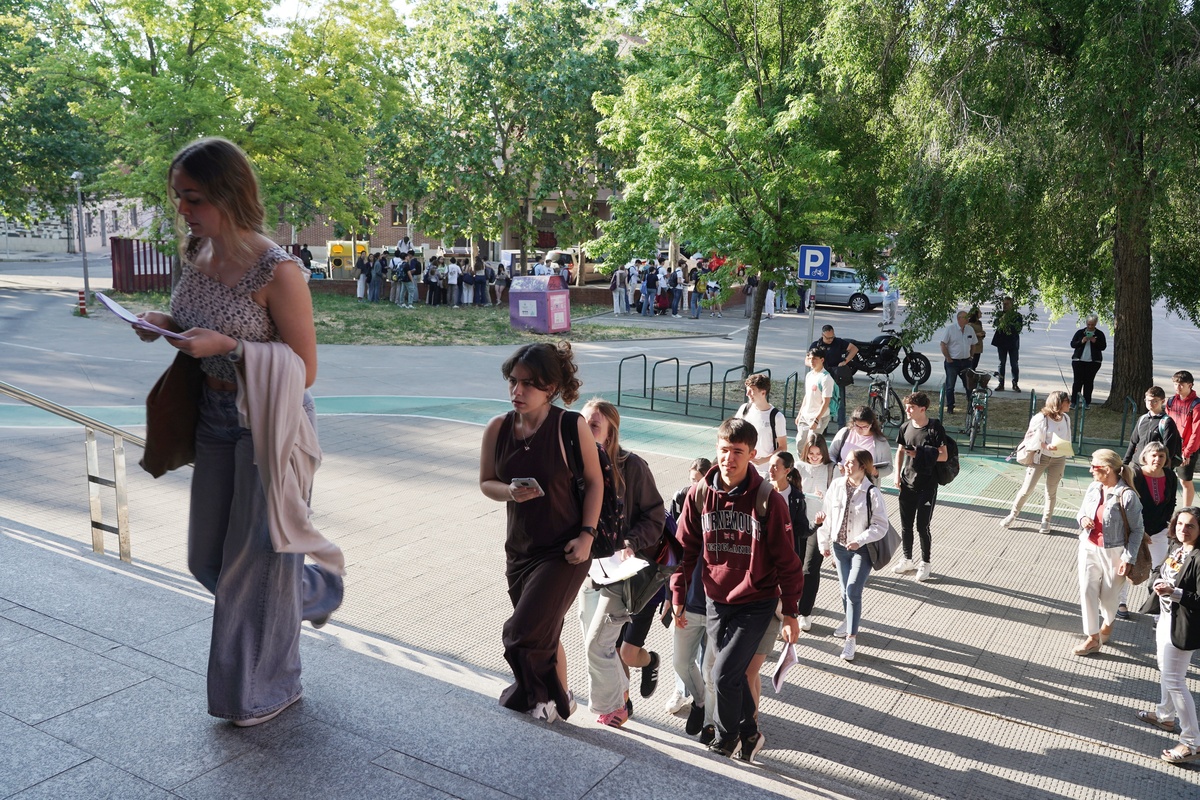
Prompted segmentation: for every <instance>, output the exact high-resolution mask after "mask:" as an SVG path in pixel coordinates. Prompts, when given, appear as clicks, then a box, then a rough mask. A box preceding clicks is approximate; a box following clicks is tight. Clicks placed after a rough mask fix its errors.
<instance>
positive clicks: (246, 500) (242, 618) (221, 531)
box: [188, 387, 342, 719]
mask: <svg viewBox="0 0 1200 800" xmlns="http://www.w3.org/2000/svg"><path fill="white" fill-rule="evenodd" d="M235 398H236V394H235V393H234V392H221V391H217V390H215V389H210V388H208V387H205V389H204V394H203V396H202V398H201V402H200V420H199V423H198V424H197V426H196V462H195V471H194V473H193V477H192V496H191V512H190V515H189V519H188V569H189V570H190V571H191V573H192V574H193V575H194V576H196V580H198V581H200V583H201V584H202V585H203V586H204V588H206V589H208V590H209V591H210V592H212V594H213V597H214V599H215V603H214V605H213V630H212V642H211V645H210V647H209V658H208V713H209V714H211V715H213V716H214V717H223V718H225V719H246V718H249V717H258V716H262V715H264V714H269V713H270V712H272V711H274V710H275V709H277V708H280V707H281V706H284V705H287V704H288V703H290V702H292V701H293V700H294V699H295V698H296V697H297V695H299V694H300V621H301V620H302V619H317V618H320V617H325V616H327V615H328V614H330V613H332V612H333V611H334V610H335V609H336V608H337V607H338V606H339V605H341V602H342V579H341V577H339V576H337V575H334V574H333V573H331V572H329V571H328V570H325V569H323V568H321V567H318V566H315V565H311V564H309V565H305V563H304V556H303V555H300V554H297V553H276V552H275V551H274V549H273V548H272V546H271V535H270V531H269V529H268V526H267V505H266V497H265V496H264V494H263V489H262V482H261V481H260V480H259V476H258V467H256V466H255V465H254V443H253V440H252V439H251V438H250V431H249V430H248V429H247V428H243V427H241V426H240V425H239V424H238V414H237V406H236V405H235ZM304 409H305V412H306V413H307V414H308V415H309V417H310V418H313V419H315V410H314V407H313V400H312V396H311V395H309V394H308V393H307V392H306V393H305V395H304Z"/></svg>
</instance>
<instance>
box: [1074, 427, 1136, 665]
mask: <svg viewBox="0 0 1200 800" xmlns="http://www.w3.org/2000/svg"><path fill="white" fill-rule="evenodd" d="M1091 470H1092V477H1093V478H1094V480H1093V481H1092V484H1091V485H1090V486H1089V487H1088V490H1087V494H1085V495H1084V497H1083V505H1081V506H1080V508H1079V518H1078V519H1079V528H1080V532H1079V558H1078V568H1079V605H1080V610H1081V612H1082V615H1083V632H1084V634H1085V635H1086V636H1087V639H1086V640H1085V641H1084V643H1083V644H1081V645H1079V647H1076V648H1075V650H1074V653H1075V655H1077V656H1087V655H1091V654H1092V653H1096V652H1099V650H1100V647H1101V645H1103V644H1104V643H1105V642H1107V641H1108V638H1109V636H1111V635H1112V625H1113V621H1114V620H1115V619H1116V616H1117V603H1118V602H1119V600H1120V596H1121V587H1122V586H1124V585H1125V575H1126V573H1127V572H1128V571H1129V567H1130V565H1132V564H1134V563H1136V561H1137V553H1138V548H1139V547H1141V544H1142V536H1144V535H1145V532H1144V530H1143V527H1142V503H1141V501H1140V500H1139V499H1138V496H1137V492H1135V491H1134V490H1133V489H1131V488H1130V484H1131V483H1132V482H1133V470H1132V469H1131V468H1130V467H1126V466H1123V465H1122V464H1121V457H1120V456H1119V455H1117V454H1116V453H1115V452H1114V451H1112V450H1108V449H1102V450H1097V451H1096V452H1095V453H1092V463H1091ZM1101 616H1102V617H1103V624H1100V617H1101Z"/></svg>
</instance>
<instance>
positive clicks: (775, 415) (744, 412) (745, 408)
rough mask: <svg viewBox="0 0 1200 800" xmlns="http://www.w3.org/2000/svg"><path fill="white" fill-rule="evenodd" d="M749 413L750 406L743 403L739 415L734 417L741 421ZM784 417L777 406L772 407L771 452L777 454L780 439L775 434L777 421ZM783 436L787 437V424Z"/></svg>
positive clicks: (738, 411) (784, 426)
mask: <svg viewBox="0 0 1200 800" xmlns="http://www.w3.org/2000/svg"><path fill="white" fill-rule="evenodd" d="M749 413H750V404H749V403H742V407H741V408H739V409H738V410H737V413H736V414H734V416H735V417H737V418H739V419H745V418H746V415H747V414H749ZM782 416H783V412H782V411H780V410H779V409H778V408H776V407H775V406H771V437H772V438H771V452H772V453H774V452H775V442H776V440H778V439H779V434H778V433H776V432H775V420H776V419H778V418H779V417H782ZM783 435H784V436H785V437H786V436H787V423H786V422H785V423H784V425H783Z"/></svg>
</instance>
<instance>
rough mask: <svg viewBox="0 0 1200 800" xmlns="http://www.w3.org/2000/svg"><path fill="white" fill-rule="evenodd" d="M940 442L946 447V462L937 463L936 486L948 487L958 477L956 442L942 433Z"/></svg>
mask: <svg viewBox="0 0 1200 800" xmlns="http://www.w3.org/2000/svg"><path fill="white" fill-rule="evenodd" d="M942 442H943V444H945V445H946V460H945V461H939V462H937V467H936V471H937V482H938V486H948V485H949V484H951V483H953V482H954V479H955V478H957V477H958V469H959V464H958V442H956V441H954V440H953V439H951V438H950V437H949V436H947V435H946V433H945V431H943V432H942Z"/></svg>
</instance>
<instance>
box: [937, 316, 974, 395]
mask: <svg viewBox="0 0 1200 800" xmlns="http://www.w3.org/2000/svg"><path fill="white" fill-rule="evenodd" d="M978 341H979V338H978V337H977V336H976V335H975V329H974V328H972V327H971V326H970V324H969V323H968V322H967V312H965V311H959V312H958V315H957V316H956V317H955V321H954V323H953V324H951V325H948V326H946V330H945V332H944V333H942V338H941V339H940V340H939V341H938V346H939V347H941V349H942V357H943V358H945V359H946V387H945V388H946V413H947V414H953V413H954V385H955V384H956V383H958V379H959V376H960V375H961V374H962V372H963V370H965V369H970V367H971V348H972V347H974V346H975V344H976V342H978ZM966 388H967V385H966V381H965V380H964V382H963V389H964V391H965V390H966Z"/></svg>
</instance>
